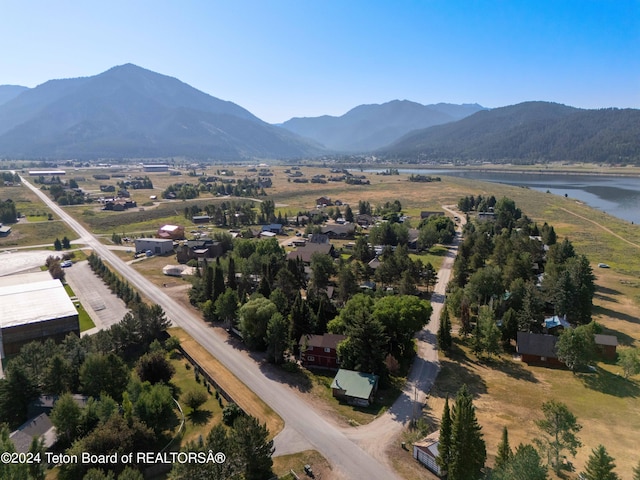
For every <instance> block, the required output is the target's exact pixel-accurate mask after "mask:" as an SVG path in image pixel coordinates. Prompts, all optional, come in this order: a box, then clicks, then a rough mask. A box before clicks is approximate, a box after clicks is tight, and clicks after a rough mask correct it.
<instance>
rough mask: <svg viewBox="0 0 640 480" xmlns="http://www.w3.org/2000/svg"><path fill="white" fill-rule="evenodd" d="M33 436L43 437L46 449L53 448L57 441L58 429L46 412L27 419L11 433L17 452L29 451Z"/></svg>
mask: <svg viewBox="0 0 640 480" xmlns="http://www.w3.org/2000/svg"><path fill="white" fill-rule="evenodd" d="M33 437H36V438H38V439H42V440H43V442H44V448H45V449H48V448H51V446H53V444H54V443H56V439H57V435H56V429H55V427H54V426H53V424H52V423H51V419H50V418H49V416H48V415H47V414H46V413H41V414H40V415H38V416H37V417H35V418H31V419H29V420H27V421H26V422H25V423H23V424H22V425H20V427H18V429H17V430H15V431H13V432H11V435H9V439H10V440H11V442H13V445H14V447H15V448H16V452H17V453H27V452H28V451H29V447H31V441H32V440H33Z"/></svg>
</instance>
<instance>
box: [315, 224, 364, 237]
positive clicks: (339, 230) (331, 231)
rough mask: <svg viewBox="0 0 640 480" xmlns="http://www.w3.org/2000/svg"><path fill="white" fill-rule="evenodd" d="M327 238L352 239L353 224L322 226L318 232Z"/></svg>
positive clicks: (353, 232) (354, 228)
mask: <svg viewBox="0 0 640 480" xmlns="http://www.w3.org/2000/svg"><path fill="white" fill-rule="evenodd" d="M320 231H321V232H322V233H323V234H325V235H327V236H328V237H329V238H353V235H354V234H355V233H356V227H355V225H354V224H353V223H344V224H339V223H335V224H331V225H323V226H322V227H321V230H320Z"/></svg>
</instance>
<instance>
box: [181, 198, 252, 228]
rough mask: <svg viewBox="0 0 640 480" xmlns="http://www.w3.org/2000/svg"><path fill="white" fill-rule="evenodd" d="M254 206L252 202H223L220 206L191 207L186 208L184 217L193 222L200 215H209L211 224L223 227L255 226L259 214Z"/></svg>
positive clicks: (200, 205) (199, 205)
mask: <svg viewBox="0 0 640 480" xmlns="http://www.w3.org/2000/svg"><path fill="white" fill-rule="evenodd" d="M198 203H200V202H198ZM253 206H254V204H253V202H251V201H223V202H220V203H218V204H209V205H202V204H198V205H191V206H188V207H184V217H185V218H186V219H188V220H192V219H193V217H195V216H198V215H208V216H209V221H210V222H211V223H213V224H214V225H219V226H222V227H237V226H248V225H255V224H256V220H257V215H258V214H257V212H256V211H255V209H254V208H253Z"/></svg>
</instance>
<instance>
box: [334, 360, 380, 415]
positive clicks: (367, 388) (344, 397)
mask: <svg viewBox="0 0 640 480" xmlns="http://www.w3.org/2000/svg"><path fill="white" fill-rule="evenodd" d="M331 390H332V391H333V396H334V397H335V398H337V399H338V400H341V401H344V402H347V403H349V404H351V405H357V406H359V407H368V406H369V405H371V404H372V403H373V396H374V395H375V393H376V391H377V390H378V376H377V375H373V374H371V373H362V372H355V371H353V370H346V369H344V368H341V369H340V370H338V373H337V374H336V376H335V378H334V379H333V382H331Z"/></svg>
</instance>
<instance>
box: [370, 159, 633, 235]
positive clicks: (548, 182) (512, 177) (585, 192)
mask: <svg viewBox="0 0 640 480" xmlns="http://www.w3.org/2000/svg"><path fill="white" fill-rule="evenodd" d="M371 171H372V172H373V171H383V169H381V170H371ZM399 171H400V173H406V174H412V173H413V174H423V175H431V176H443V175H448V176H452V177H462V178H469V179H473V180H482V181H484V182H494V183H506V184H508V185H515V186H522V187H529V188H532V189H534V190H539V191H541V192H547V191H549V192H551V193H553V194H556V195H562V196H564V195H565V194H566V195H568V196H569V197H571V198H574V199H576V200H580V201H581V202H584V203H586V204H587V205H589V206H591V207H594V208H597V209H599V210H602V211H604V212H606V213H608V214H609V215H613V216H614V217H618V218H620V219H622V220H627V221H629V222H633V223H640V177H628V176H614V175H598V174H594V175H580V174H569V173H555V172H554V174H535V173H531V174H529V173H527V174H523V173H519V172H518V173H515V172H514V173H508V172H488V171H477V170H449V169H436V170H430V169H400V170H399Z"/></svg>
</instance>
